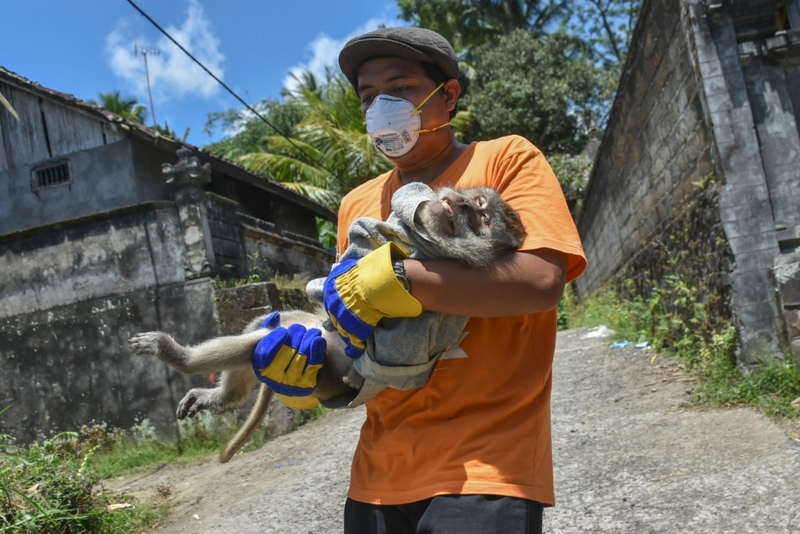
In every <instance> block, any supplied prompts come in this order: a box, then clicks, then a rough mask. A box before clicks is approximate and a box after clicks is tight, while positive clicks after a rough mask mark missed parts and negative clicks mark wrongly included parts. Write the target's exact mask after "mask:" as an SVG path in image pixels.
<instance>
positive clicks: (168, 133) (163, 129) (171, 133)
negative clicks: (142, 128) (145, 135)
mask: <svg viewBox="0 0 800 534" xmlns="http://www.w3.org/2000/svg"><path fill="white" fill-rule="evenodd" d="M155 129H156V131H157V132H158V133H160V134H161V135H163V136H164V137H169V138H171V139H175V140H177V141H183V142H186V139H187V138H188V137H189V133H190V132H191V131H192V129H191V128H188V127H187V128H186V129H185V130H184V131H183V137H178V134H176V133H175V130H173V129H172V128H170V127H169V123H168V122H167V121H164V126H161V125H160V124H156V125H155Z"/></svg>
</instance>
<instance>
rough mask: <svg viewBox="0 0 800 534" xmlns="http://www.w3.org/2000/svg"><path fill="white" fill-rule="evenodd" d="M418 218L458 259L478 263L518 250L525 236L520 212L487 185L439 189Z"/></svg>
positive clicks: (479, 264)
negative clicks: (459, 188) (502, 253)
mask: <svg viewBox="0 0 800 534" xmlns="http://www.w3.org/2000/svg"><path fill="white" fill-rule="evenodd" d="M416 218H417V220H418V222H419V223H420V224H422V226H424V227H425V229H426V230H427V231H428V233H429V235H430V236H431V237H433V238H434V239H436V240H437V241H439V242H440V243H441V244H443V245H445V246H447V247H448V249H450V251H451V253H453V255H454V257H456V259H460V260H462V261H465V262H467V263H469V264H471V265H477V266H482V265H488V264H489V263H491V262H492V261H494V260H495V259H496V258H497V256H498V255H499V254H500V253H501V252H503V251H508V250H515V249H518V248H519V247H520V246H521V245H522V242H523V240H524V239H525V235H526V233H525V229H524V228H523V226H522V223H521V221H520V219H519V216H518V215H517V213H516V212H515V211H514V210H513V209H512V208H511V206H509V205H508V204H507V203H506V202H505V201H504V200H503V199H501V198H500V195H499V194H498V193H497V192H496V191H495V190H494V189H491V188H488V187H477V188H472V189H461V190H458V191H456V190H453V189H449V188H442V189H439V190H438V191H437V194H436V199H435V200H432V201H430V202H428V203H427V204H425V205H424V206H422V209H420V210H419V211H418V213H417V217H416Z"/></svg>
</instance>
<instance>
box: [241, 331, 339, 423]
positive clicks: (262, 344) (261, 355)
mask: <svg viewBox="0 0 800 534" xmlns="http://www.w3.org/2000/svg"><path fill="white" fill-rule="evenodd" d="M265 322H266V321H265ZM326 348H327V342H326V341H325V338H323V337H322V332H320V330H319V329H318V328H311V329H306V327H304V326H303V325H300V324H293V325H290V326H289V327H288V328H285V327H283V326H279V327H277V328H275V330H273V331H272V332H270V333H269V334H267V335H266V336H264V337H263V338H262V339H261V341H259V342H258V345H256V348H255V351H253V370H254V371H255V373H256V377H257V378H258V379H259V380H260V381H262V382H264V383H265V384H266V385H268V386H269V387H270V388H272V390H273V391H275V394H276V396H277V397H278V398H279V399H280V400H281V402H283V403H284V404H285V405H286V406H288V407H289V408H292V409H295V410H307V409H309V408H313V407H314V406H316V405H317V404H319V400H318V399H317V398H316V397H315V396H314V386H315V385H316V384H317V373H318V372H319V370H320V368H322V364H323V362H324V361H325V350H326Z"/></svg>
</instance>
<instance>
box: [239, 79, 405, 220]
mask: <svg viewBox="0 0 800 534" xmlns="http://www.w3.org/2000/svg"><path fill="white" fill-rule="evenodd" d="M312 78H313V77H312ZM285 105H287V106H290V107H295V108H296V109H298V110H299V111H300V114H301V117H302V118H301V119H300V121H299V122H297V123H296V124H295V125H294V126H293V127H292V129H291V132H290V133H289V134H288V135H287V136H282V135H274V134H273V135H269V136H267V137H265V138H264V146H263V148H262V149H261V150H259V151H257V152H251V153H248V154H245V155H242V156H240V157H239V158H238V160H239V161H240V162H241V163H242V164H243V165H245V166H246V167H247V168H249V169H251V170H253V171H255V172H259V173H262V174H265V175H268V176H272V177H273V178H275V179H276V180H277V181H279V182H281V183H283V184H284V185H285V186H286V187H289V188H291V189H294V190H296V191H298V192H299V193H302V194H304V195H306V196H308V197H309V198H312V199H314V200H316V201H318V202H321V203H323V204H326V205H328V206H330V207H332V208H336V207H337V206H338V205H339V201H340V200H341V198H342V196H344V195H345V194H346V193H347V192H349V191H350V190H352V189H353V188H354V187H356V186H357V185H360V184H362V183H364V182H365V181H367V180H369V179H371V178H374V177H375V176H377V175H378V174H381V173H383V172H386V171H388V170H390V169H391V168H392V167H393V164H392V163H391V161H389V160H388V159H387V158H386V156H384V155H383V154H382V153H381V152H380V150H378V149H377V147H375V145H374V144H373V143H372V140H371V139H370V138H369V136H368V135H367V131H366V126H365V124H364V120H363V118H362V116H361V103H360V101H359V99H358V96H356V94H355V92H354V91H353V90H352V88H351V87H350V84H349V82H347V80H346V79H344V77H343V76H333V75H331V76H330V77H329V78H328V80H327V81H326V82H325V83H322V84H318V83H317V82H315V84H314V85H313V88H303V87H301V88H298V89H297V90H296V91H295V92H294V93H292V94H291V95H290V96H289V98H288V99H287V101H286V104H285Z"/></svg>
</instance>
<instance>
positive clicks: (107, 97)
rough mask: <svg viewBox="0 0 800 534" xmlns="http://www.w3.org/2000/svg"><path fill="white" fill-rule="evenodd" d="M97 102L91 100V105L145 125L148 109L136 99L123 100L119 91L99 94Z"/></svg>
mask: <svg viewBox="0 0 800 534" xmlns="http://www.w3.org/2000/svg"><path fill="white" fill-rule="evenodd" d="M97 97H98V99H99V101H97V100H90V101H89V103H90V104H95V105H97V106H101V107H103V108H105V109H107V110H108V111H110V112H112V113H116V114H117V115H119V116H120V117H122V118H123V119H128V120H129V121H132V122H138V123H139V124H144V116H145V114H146V113H147V109H146V108H145V107H144V105H142V104H139V103H138V102H137V101H136V99H135V98H123V97H122V95H121V94H120V92H119V90H115V91H112V92H110V93H97Z"/></svg>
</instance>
